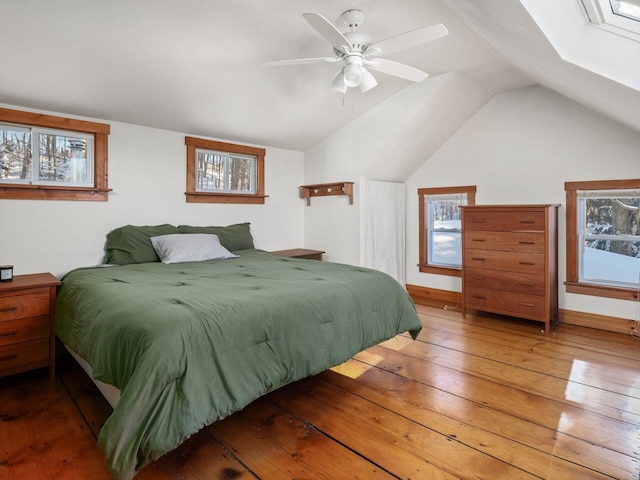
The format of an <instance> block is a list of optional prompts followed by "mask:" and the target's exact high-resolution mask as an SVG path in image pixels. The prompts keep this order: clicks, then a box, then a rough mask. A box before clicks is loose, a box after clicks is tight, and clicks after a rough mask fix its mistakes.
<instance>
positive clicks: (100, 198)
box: [0, 185, 111, 202]
mask: <svg viewBox="0 0 640 480" xmlns="http://www.w3.org/2000/svg"><path fill="white" fill-rule="evenodd" d="M110 191H111V189H108V190H100V189H97V188H91V187H89V188H87V187H56V186H51V185H46V186H45V185H0V199H3V198H4V199H14V200H84V201H93V202H106V201H108V200H109V192H110Z"/></svg>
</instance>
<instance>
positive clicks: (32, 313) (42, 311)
mask: <svg viewBox="0 0 640 480" xmlns="http://www.w3.org/2000/svg"><path fill="white" fill-rule="evenodd" d="M49 302H50V300H49V289H43V290H42V291H39V292H37V293H28V294H26V295H9V296H5V297H0V322H3V321H5V320H16V319H18V318H27V317H37V316H39V315H47V314H48V313H49Z"/></svg>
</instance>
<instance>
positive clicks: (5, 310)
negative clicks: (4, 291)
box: [0, 307, 18, 313]
mask: <svg viewBox="0 0 640 480" xmlns="http://www.w3.org/2000/svg"><path fill="white" fill-rule="evenodd" d="M17 311H18V307H8V308H0V313H9V312H17Z"/></svg>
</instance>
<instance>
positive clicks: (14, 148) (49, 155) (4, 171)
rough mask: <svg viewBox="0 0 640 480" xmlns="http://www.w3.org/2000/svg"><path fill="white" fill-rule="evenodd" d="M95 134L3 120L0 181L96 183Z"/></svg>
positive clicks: (19, 182)
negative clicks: (94, 168)
mask: <svg viewBox="0 0 640 480" xmlns="http://www.w3.org/2000/svg"><path fill="white" fill-rule="evenodd" d="M93 140H94V139H93V135H89V134H83V133H79V132H68V131H62V130H51V129H44V128H38V127H33V128H31V127H25V126H18V125H11V124H1V123H0V183H8V184H17V185H20V184H24V185H59V186H70V187H92V186H93V178H94V177H93Z"/></svg>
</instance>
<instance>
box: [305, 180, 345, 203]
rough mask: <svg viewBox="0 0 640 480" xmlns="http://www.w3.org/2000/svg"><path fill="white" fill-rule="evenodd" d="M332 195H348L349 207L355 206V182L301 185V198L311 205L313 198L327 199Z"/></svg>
mask: <svg viewBox="0 0 640 480" xmlns="http://www.w3.org/2000/svg"><path fill="white" fill-rule="evenodd" d="M330 195H346V196H348V197H349V205H353V182H333V183H318V184H316V185H301V186H300V197H301V198H305V199H306V200H307V206H310V205H311V197H327V196H330Z"/></svg>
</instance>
